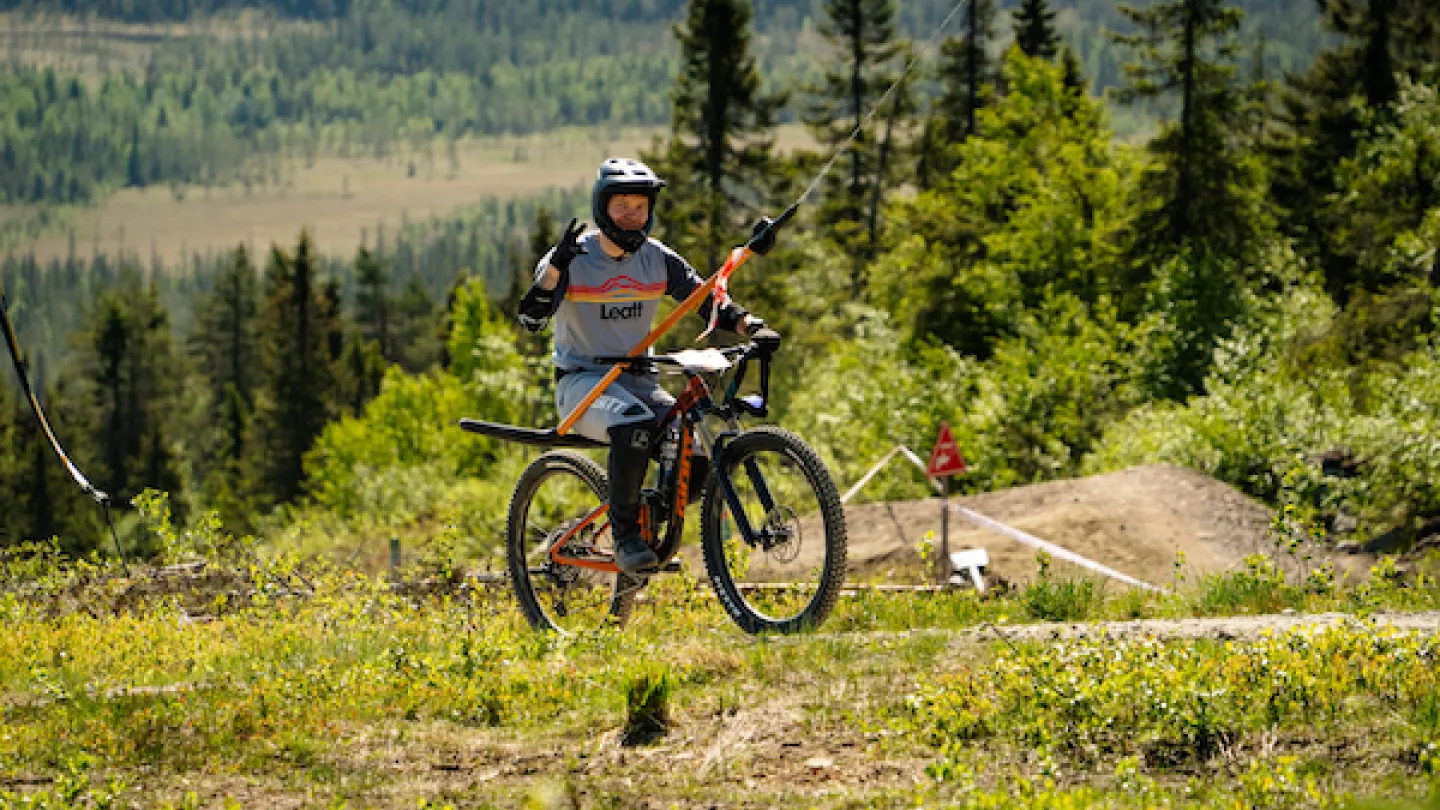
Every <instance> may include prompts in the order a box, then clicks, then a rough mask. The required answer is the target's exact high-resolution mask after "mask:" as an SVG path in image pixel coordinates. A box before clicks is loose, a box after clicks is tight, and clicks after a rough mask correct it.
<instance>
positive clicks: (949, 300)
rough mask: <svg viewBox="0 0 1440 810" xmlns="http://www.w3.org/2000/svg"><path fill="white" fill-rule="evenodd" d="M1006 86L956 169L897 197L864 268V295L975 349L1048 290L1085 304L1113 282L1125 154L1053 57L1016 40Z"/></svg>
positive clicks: (1123, 210)
mask: <svg viewBox="0 0 1440 810" xmlns="http://www.w3.org/2000/svg"><path fill="white" fill-rule="evenodd" d="M1004 70H1005V73H1004V76H1005V79H1004V81H1005V84H1006V86H1007V87H1008V88H1009V92H1008V94H1007V95H1006V96H1005V97H1003V98H1002V99H1000V100H999V101H998V102H997V103H996V104H995V105H993V106H991V107H987V108H985V109H982V110H981V111H980V112H979V123H978V131H977V133H976V134H975V135H974V136H973V137H971V138H969V139H967V140H966V141H965V142H964V143H963V144H961V145H960V146H959V147H958V155H959V158H958V164H959V165H958V168H957V169H956V170H955V172H954V173H953V174H952V175H950V176H949V177H948V178H946V179H945V180H943V181H941V182H939V183H937V184H936V186H935V187H934V188H933V189H932V190H930V191H926V192H923V193H921V194H919V195H918V196H917V197H915V198H914V199H913V200H908V201H903V202H900V203H897V204H896V206H895V211H894V214H893V218H892V222H891V224H890V231H889V233H890V234H891V238H892V239H893V241H894V247H893V248H892V249H891V250H890V251H889V252H888V253H886V254H885V255H884V256H882V257H881V258H880V259H879V261H878V262H877V263H876V267H875V270H874V271H873V272H872V274H871V275H872V292H871V296H872V300H874V301H875V302H876V303H878V304H880V305H882V306H884V307H886V308H887V309H889V310H890V311H891V312H893V313H895V315H896V316H897V319H898V320H899V322H901V323H906V324H911V325H912V326H911V331H910V334H909V336H910V337H912V338H931V337H933V338H938V339H940V340H943V341H944V342H946V343H948V344H949V345H951V346H954V347H955V348H957V349H959V350H960V351H962V352H964V353H966V354H972V355H974V356H976V357H980V358H982V359H983V358H985V357H987V356H989V354H990V352H991V351H993V347H994V344H995V342H996V341H997V340H999V339H1000V338H1002V337H1005V336H1007V335H1013V334H1015V332H1016V331H1017V329H1018V327H1019V322H1020V320H1021V313H1022V311H1023V310H1024V309H1025V308H1026V307H1035V306H1037V305H1039V304H1040V303H1041V302H1042V301H1043V300H1045V299H1046V298H1047V297H1050V296H1052V295H1057V294H1062V293H1069V294H1073V295H1076V296H1079V297H1080V299H1081V300H1082V301H1083V302H1085V303H1087V304H1093V303H1095V302H1097V301H1098V300H1099V298H1100V296H1101V295H1102V294H1104V293H1107V292H1118V291H1117V290H1115V289H1114V283H1115V281H1114V275H1115V267H1116V262H1117V261H1118V244H1117V242H1118V239H1119V237H1120V235H1121V234H1123V233H1124V231H1125V229H1126V228H1127V227H1128V222H1129V219H1130V217H1131V214H1130V212H1129V211H1128V210H1127V206H1126V196H1127V194H1128V189H1129V188H1130V185H1131V183H1132V182H1133V177H1134V174H1133V167H1132V162H1131V161H1130V160H1129V159H1128V157H1127V155H1126V154H1125V153H1124V151H1123V150H1115V149H1113V148H1112V147H1111V145H1110V135H1109V133H1108V132H1107V131H1106V130H1105V129H1104V120H1103V116H1102V115H1101V114H1100V111H1099V109H1098V107H1097V106H1096V105H1095V103H1094V102H1093V101H1090V100H1087V99H1077V98H1075V97H1074V95H1073V94H1071V93H1070V92H1069V91H1068V90H1067V88H1066V87H1065V83H1064V76H1063V72H1062V71H1061V69H1060V68H1059V67H1058V66H1055V65H1051V64H1049V63H1048V62H1045V61H1044V60H1038V59H1031V58H1029V57H1026V56H1024V55H1023V54H1022V53H1020V52H1019V51H1018V50H1012V51H1010V52H1009V53H1008V54H1007V57H1006V61H1005V66H1004Z"/></svg>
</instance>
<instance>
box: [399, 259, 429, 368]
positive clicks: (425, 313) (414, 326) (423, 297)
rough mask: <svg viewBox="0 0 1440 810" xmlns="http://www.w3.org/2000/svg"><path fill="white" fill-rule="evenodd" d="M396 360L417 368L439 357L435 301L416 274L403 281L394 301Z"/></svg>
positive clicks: (401, 364) (425, 365) (404, 365)
mask: <svg viewBox="0 0 1440 810" xmlns="http://www.w3.org/2000/svg"><path fill="white" fill-rule="evenodd" d="M394 313H395V318H394V323H395V332H394V334H395V353H396V358H395V362H397V363H399V364H400V367H401V368H403V369H405V370H406V371H409V372H419V371H424V370H426V369H428V368H430V367H431V366H432V365H434V364H436V363H438V362H439V361H440V340H439V336H438V335H437V334H436V330H435V301H434V299H432V298H431V297H430V290H428V289H426V287H425V282H424V280H423V279H421V278H420V276H418V275H412V276H411V277H410V279H409V281H407V282H406V284H405V287H404V289H402V290H401V291H400V296H399V297H398V298H396V299H395V304H394Z"/></svg>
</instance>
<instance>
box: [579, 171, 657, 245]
mask: <svg viewBox="0 0 1440 810" xmlns="http://www.w3.org/2000/svg"><path fill="white" fill-rule="evenodd" d="M664 187H665V181H664V180H661V179H660V178H659V177H658V176H656V174H655V172H653V171H651V170H650V167H649V166H646V165H645V164H644V163H641V162H640V161H638V160H633V159H631V158H609V159H607V160H606V161H605V162H604V163H601V164H600V171H599V173H598V175H597V176H596V178H595V186H594V188H593V189H591V191H590V213H591V214H592V215H593V216H594V218H595V224H596V225H598V226H599V228H600V232H601V233H603V234H605V236H606V237H608V238H609V239H610V241H611V242H614V243H615V244H616V246H618V247H619V248H620V249H621V250H623V251H625V252H626V253H634V252H635V251H637V250H639V249H640V246H641V245H643V244H645V240H646V238H648V237H649V236H650V229H651V228H652V227H653V226H654V225H655V198H656V197H657V196H658V195H659V194H660V189H662V188H664ZM616 194H644V195H645V196H646V197H647V198H648V199H649V200H650V216H649V217H648V218H647V219H646V220H645V227H644V228H642V229H640V230H638V231H630V230H625V229H623V228H621V227H620V226H619V225H617V224H616V223H615V220H613V219H611V218H610V212H609V210H608V209H609V207H610V198H611V197H613V196H615V195H616Z"/></svg>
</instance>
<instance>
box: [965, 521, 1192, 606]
mask: <svg viewBox="0 0 1440 810" xmlns="http://www.w3.org/2000/svg"><path fill="white" fill-rule="evenodd" d="M950 511H951V512H954V513H955V514H957V515H959V516H960V517H963V518H965V519H966V520H968V521H970V522H971V523H974V524H976V525H977V526H983V527H984V528H987V529H989V530H990V531H992V532H996V533H998V534H1003V535H1005V536H1006V537H1008V538H1010V539H1011V540H1014V541H1015V542H1017V543H1023V544H1025V545H1027V546H1030V547H1032V548H1038V549H1040V550H1041V551H1044V552H1045V553H1047V554H1049V555H1050V556H1051V557H1054V558H1056V559H1057V560H1064V561H1066V562H1070V563H1074V564H1076V565H1078V566H1080V567H1081V568H1085V569H1088V570H1090V571H1094V572H1095V573H1097V574H1104V575H1105V576H1107V577H1110V578H1111V579H1118V580H1120V581H1121V582H1124V583H1125V584H1127V585H1134V586H1135V587H1137V588H1144V589H1145V590H1147V591H1155V592H1156V593H1164V592H1165V589H1163V588H1157V587H1155V586H1154V585H1151V584H1150V583H1148V582H1141V581H1140V580H1138V579H1136V578H1134V577H1132V576H1130V575H1129V574H1122V573H1120V572H1119V571H1116V570H1115V569H1113V568H1108V567H1106V566H1104V565H1101V564H1100V563H1098V562H1095V561H1094V560H1092V559H1089V558H1088V557H1082V556H1080V555H1079V554H1076V553H1075V552H1073V551H1070V550H1069V549H1065V548H1061V547H1060V546H1057V545H1055V544H1054V543H1047V542H1045V541H1044V540H1041V539H1040V538H1038V537H1036V536H1035V535H1033V534H1026V533H1025V532H1022V531H1020V530H1019V529H1017V528H1015V527H1013V526H1007V525H1005V524H1004V523H1001V522H1000V521H998V520H995V519H994V518H990V517H986V516H984V515H982V514H980V513H979V512H976V511H975V510H974V509H966V508H965V507H963V506H960V505H959V504H954V505H952V506H951V507H950Z"/></svg>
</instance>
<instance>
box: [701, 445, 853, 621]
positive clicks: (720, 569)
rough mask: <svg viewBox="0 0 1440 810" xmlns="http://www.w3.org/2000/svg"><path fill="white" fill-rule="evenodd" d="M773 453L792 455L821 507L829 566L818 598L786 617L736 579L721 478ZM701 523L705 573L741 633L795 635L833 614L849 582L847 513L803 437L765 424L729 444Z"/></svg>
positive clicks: (821, 579)
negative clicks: (755, 600)
mask: <svg viewBox="0 0 1440 810" xmlns="http://www.w3.org/2000/svg"><path fill="white" fill-rule="evenodd" d="M767 452H769V453H780V454H783V455H785V456H788V457H789V459H790V461H791V462H793V463H794V464H796V465H797V466H798V467H799V469H800V471H801V472H802V473H803V476H804V479H805V481H806V482H807V484H808V485H809V487H810V491H811V494H813V496H814V498H815V501H816V503H817V504H818V508H819V518H820V521H821V523H822V526H823V535H824V540H823V549H824V551H823V555H824V557H823V565H822V567H821V569H820V571H819V576H818V578H817V579H816V580H815V581H814V585H815V588H816V590H815V593H814V595H813V596H812V597H811V599H810V601H809V602H808V603H807V604H806V606H805V607H804V609H803V610H802V611H800V612H799V613H798V614H796V615H794V616H790V617H785V618H781V619H776V618H773V617H771V616H768V615H766V613H765V612H764V611H762V610H760V609H758V608H757V607H756V605H755V604H752V602H751V601H750V599H748V598H747V597H746V596H745V594H744V592H743V591H742V589H741V588H740V587H739V583H737V582H736V580H735V577H734V576H733V575H732V572H731V570H730V563H729V562H727V560H726V555H725V542H726V540H727V536H726V534H727V533H726V532H725V528H724V525H723V524H724V515H725V512H726V501H725V495H724V494H723V492H722V491H721V483H720V476H721V475H722V474H723V475H727V476H729V477H730V478H736V477H738V476H743V475H746V472H745V460H746V459H747V458H753V457H755V456H756V455H757V454H760V453H767ZM722 468H723V471H722ZM700 519H701V524H700V542H701V547H702V550H703V551H704V555H705V570H706V572H707V573H708V575H709V577H710V583H711V586H712V587H713V589H714V591H715V595H716V597H717V598H718V599H719V601H720V604H721V606H722V607H723V608H724V609H725V612H726V613H727V614H729V616H730V618H731V619H733V620H734V621H735V623H736V624H738V625H739V626H740V627H741V629H743V630H745V632H747V633H752V634H756V633H795V632H801V631H804V630H810V629H813V628H815V627H818V626H819V625H820V624H821V623H822V622H824V621H825V618H826V617H827V616H829V614H830V611H831V610H832V609H833V608H834V607H835V602H836V600H837V599H839V597H840V590H841V588H842V587H843V585H844V583H845V555H846V531H845V511H844V507H843V506H842V505H841V503H840V493H839V491H838V490H837V489H836V487H835V482H834V480H833V479H832V478H831V477H830V472H829V470H828V469H826V467H825V463H824V462H823V461H821V460H820V457H819V456H818V455H817V454H816V453H815V451H814V450H813V449H811V447H810V446H809V445H808V444H806V443H805V441H804V440H803V439H801V438H800V437H799V436H796V435H795V434H793V433H791V432H789V431H787V430H783V429H781V428H777V427H772V426H764V427H759V428H756V429H753V430H747V431H745V432H744V433H741V434H740V435H739V436H738V437H736V438H735V439H734V440H732V441H731V442H729V443H728V444H726V445H725V446H724V451H723V455H722V460H721V461H720V462H719V463H717V464H716V465H715V469H714V471H713V472H712V474H711V476H710V479H709V481H708V482H707V485H706V487H705V500H704V504H703V506H702V507H701V517H700Z"/></svg>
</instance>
